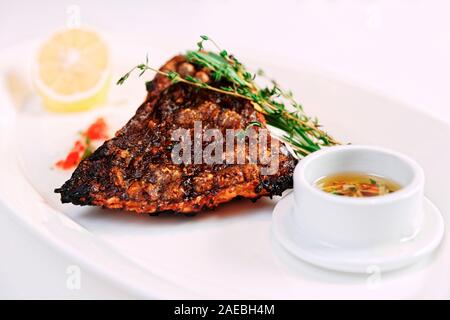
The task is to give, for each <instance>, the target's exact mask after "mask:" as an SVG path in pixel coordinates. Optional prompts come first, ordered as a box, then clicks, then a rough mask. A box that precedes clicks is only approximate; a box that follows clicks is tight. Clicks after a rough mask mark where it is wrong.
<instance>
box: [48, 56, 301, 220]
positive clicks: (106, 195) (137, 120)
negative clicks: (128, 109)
mask: <svg viewBox="0 0 450 320" xmlns="http://www.w3.org/2000/svg"><path fill="white" fill-rule="evenodd" d="M161 69H162V70H165V71H168V70H177V71H178V72H180V73H181V74H184V75H186V73H187V74H190V75H192V76H198V77H199V78H202V79H203V80H205V81H208V73H207V70H199V69H198V68H195V67H193V66H192V65H187V64H186V62H185V60H184V58H183V57H182V56H177V57H175V58H173V59H172V60H170V61H169V62H168V63H167V64H166V65H164V66H163V67H162V68H161ZM199 73H200V75H199ZM147 88H148V96H147V99H146V101H145V102H144V103H143V104H142V105H141V106H140V107H139V109H138V110H137V112H136V114H135V116H134V117H133V118H132V119H130V121H129V122H128V123H127V124H126V125H125V126H124V127H123V128H122V129H121V130H119V131H118V132H117V133H116V136H115V137H114V138H113V139H111V140H108V141H106V142H105V143H104V144H103V145H102V146H101V147H100V148H98V149H97V150H96V151H95V152H94V153H93V154H92V155H91V156H90V157H89V158H87V159H86V160H84V161H82V162H81V163H80V165H79V166H78V168H77V169H76V170H75V172H74V173H73V175H72V177H71V178H70V179H69V180H68V181H67V182H66V183H65V184H64V185H63V186H62V187H61V188H59V189H56V190H55V191H56V192H58V193H60V194H61V201H62V202H63V203H67V202H71V203H73V204H78V205H99V206H104V207H108V208H123V209H126V210H131V211H136V212H143V213H154V212H161V211H167V210H171V211H175V212H184V213H186V212H195V211H199V210H201V209H203V208H213V207H215V206H217V205H218V204H220V203H223V202H227V201H229V200H231V199H233V198H235V197H238V196H241V197H246V198H251V199H257V198H259V197H261V196H271V195H279V194H281V193H282V192H283V191H284V190H286V189H287V188H290V187H292V174H293V170H294V166H295V160H294V159H293V158H292V157H291V156H290V155H289V154H288V153H287V152H286V150H285V147H284V146H282V147H281V149H282V152H281V153H280V158H279V169H278V172H277V173H276V174H274V175H263V174H262V173H261V166H260V165H256V164H242V165H238V164H230V165H227V164H212V165H208V164H190V165H183V164H181V165H176V164H174V163H173V162H172V159H171V152H172V148H173V147H174V145H175V144H177V143H178V142H177V141H172V140H171V136H172V132H173V131H174V130H176V129H178V128H185V129H188V130H190V131H191V137H193V136H194V134H193V129H194V122H195V121H201V124H202V128H203V129H210V128H217V129H219V130H220V131H221V132H222V134H223V135H224V136H225V135H226V132H225V130H226V129H245V128H246V127H247V126H248V124H249V123H250V122H252V121H259V122H261V123H265V122H264V117H263V116H262V115H261V114H259V113H258V112H256V111H255V110H254V108H253V106H252V105H251V103H250V102H249V101H246V100H244V99H239V98H235V97H232V96H230V95H224V94H220V93H216V92H213V91H210V90H204V89H200V90H199V89H197V88H195V87H193V86H190V85H187V84H184V83H176V84H170V82H169V81H168V79H167V78H165V77H163V76H159V75H157V76H156V77H155V79H154V80H153V81H152V82H151V83H149V84H148V85H147ZM254 128H255V130H258V128H256V127H254ZM209 143H210V142H204V144H203V146H206V145H207V144H209ZM263 151H264V152H268V153H269V152H270V137H269V143H268V148H267V149H266V150H263ZM283 151H284V152H283ZM246 152H247V154H248V148H246ZM193 159H194V155H193V154H192V160H193Z"/></svg>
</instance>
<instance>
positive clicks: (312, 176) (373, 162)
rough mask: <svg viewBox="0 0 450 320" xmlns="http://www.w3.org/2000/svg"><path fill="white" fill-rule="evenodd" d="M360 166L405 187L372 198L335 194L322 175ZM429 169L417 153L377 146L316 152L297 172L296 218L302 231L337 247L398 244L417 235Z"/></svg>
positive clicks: (345, 147)
mask: <svg viewBox="0 0 450 320" xmlns="http://www.w3.org/2000/svg"><path fill="white" fill-rule="evenodd" d="M349 171H357V172H363V173H369V174H375V175H379V176H383V177H386V178H389V179H392V180H394V181H395V182H397V183H399V184H400V185H401V186H402V187H401V189H400V190H398V191H396V192H393V193H390V194H387V195H382V196H376V197H370V198H351V197H345V196H339V195H333V194H330V193H326V192H324V191H322V190H320V189H319V188H318V187H316V186H315V181H317V179H319V178H321V177H324V176H327V175H331V174H336V173H340V172H349ZM424 180H425V179H424V173H423V170H422V169H421V167H420V166H419V165H418V164H417V163H416V162H415V161H413V160H412V159H410V158H408V157H407V156H405V155H403V154H400V153H398V152H395V151H391V150H388V149H384V148H379V147H372V146H358V145H348V146H336V147H330V148H327V149H323V150H320V151H318V152H315V153H313V154H311V155H309V156H308V157H306V158H305V159H303V160H302V161H300V163H299V165H298V166H297V167H296V169H295V173H294V199H295V205H294V212H293V218H294V221H295V223H296V224H297V225H298V226H299V228H301V230H302V232H308V233H309V234H310V236H311V237H313V238H315V239H316V240H317V241H320V242H321V243H322V244H325V245H327V246H332V247H346V248H362V247H371V246H379V245H386V244H388V245H389V244H398V243H399V242H403V241H407V240H408V239H411V238H413V237H414V236H415V235H416V233H417V232H418V231H419V229H420V226H421V222H422V218H423V210H422V208H423V204H422V202H423V198H424V195H423V189H424Z"/></svg>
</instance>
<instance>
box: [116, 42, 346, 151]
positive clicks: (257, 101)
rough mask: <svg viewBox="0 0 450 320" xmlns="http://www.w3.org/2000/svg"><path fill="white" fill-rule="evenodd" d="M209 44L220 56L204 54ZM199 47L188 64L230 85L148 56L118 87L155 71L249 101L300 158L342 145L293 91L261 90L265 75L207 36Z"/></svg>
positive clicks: (274, 86) (189, 55) (275, 87)
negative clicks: (162, 66) (157, 63)
mask: <svg viewBox="0 0 450 320" xmlns="http://www.w3.org/2000/svg"><path fill="white" fill-rule="evenodd" d="M208 41H209V42H211V43H212V44H213V45H214V47H215V48H216V49H217V51H218V53H217V52H213V51H209V52H206V51H204V44H205V42H208ZM197 47H198V50H196V51H188V52H187V53H186V59H187V61H189V62H190V63H193V64H195V65H198V66H201V67H205V68H207V69H208V70H210V72H211V76H212V78H213V79H214V81H215V82H216V83H219V82H220V83H226V84H227V85H224V86H220V87H216V86H212V85H209V84H207V83H205V82H202V81H201V80H199V79H197V78H195V77H192V76H185V77H182V76H181V75H180V74H178V73H177V72H175V71H169V72H164V71H161V70H158V69H156V68H153V67H151V66H150V65H149V64H148V57H146V61H145V63H142V64H139V65H137V66H135V67H134V68H132V69H131V70H130V71H129V72H127V73H126V74H125V75H124V76H123V77H121V78H120V79H119V81H117V84H123V82H124V81H125V80H126V79H127V78H128V77H129V76H130V74H131V73H132V72H134V71H135V70H139V71H140V72H139V76H142V75H143V74H144V73H145V72H146V71H147V70H151V71H153V72H156V73H158V74H161V75H163V76H166V77H167V78H169V79H170V80H171V81H172V83H176V82H184V83H187V84H190V85H193V86H196V87H199V88H203V89H207V90H212V91H216V92H219V93H223V94H228V95H232V96H235V97H239V98H243V99H246V100H249V101H251V102H252V104H253V106H254V108H255V109H256V110H257V111H259V112H261V113H262V114H264V116H265V119H266V121H267V123H268V124H269V125H270V126H272V127H275V128H278V129H280V130H281V131H282V132H283V134H282V135H281V137H280V138H281V139H282V140H283V141H284V142H285V143H287V144H288V145H289V146H290V147H291V149H292V150H293V151H294V153H295V156H297V157H298V158H301V157H303V156H306V155H308V154H309V153H311V152H314V151H317V150H319V149H320V148H321V147H323V146H332V145H336V144H339V142H337V141H336V140H335V139H334V138H332V137H331V136H330V135H328V133H326V132H325V131H323V130H322V129H321V128H320V125H319V123H318V120H317V118H315V119H312V118H311V117H309V116H308V115H307V114H306V113H305V112H304V111H303V107H302V106H301V105H300V104H299V103H298V102H297V101H296V100H295V99H294V96H293V94H292V92H291V91H285V90H283V89H282V88H281V87H280V86H279V85H278V84H277V83H276V82H275V81H274V80H271V81H270V82H271V86H270V87H269V86H265V87H259V86H258V85H257V84H256V82H255V79H256V77H257V75H258V76H263V72H262V71H258V72H257V73H251V72H249V71H248V70H247V69H246V68H245V67H244V65H243V64H242V63H241V62H240V61H239V60H237V59H236V57H234V56H233V55H230V54H228V52H227V51H226V50H222V49H221V48H220V47H219V46H218V45H217V43H216V42H214V41H213V40H212V39H210V38H209V37H207V36H201V40H200V41H199V42H198V43H197ZM222 80H224V81H222Z"/></svg>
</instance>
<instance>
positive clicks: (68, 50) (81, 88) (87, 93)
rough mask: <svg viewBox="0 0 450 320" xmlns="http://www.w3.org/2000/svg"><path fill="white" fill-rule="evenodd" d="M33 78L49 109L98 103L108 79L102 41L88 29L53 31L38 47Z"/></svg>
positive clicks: (74, 108)
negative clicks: (39, 47)
mask: <svg viewBox="0 0 450 320" xmlns="http://www.w3.org/2000/svg"><path fill="white" fill-rule="evenodd" d="M33 79H34V83H35V86H36V88H37V92H38V93H39V95H40V96H41V97H42V100H43V103H44V105H45V106H46V107H47V108H48V109H49V110H52V111H57V112H71V111H81V110H87V109H90V108H92V107H94V106H97V105H99V104H102V103H103V102H104V101H105V99H106V95H107V91H108V85H109V80H110V72H109V54H108V48H107V46H106V43H105V42H104V41H103V40H102V39H101V37H100V36H99V35H98V34H97V33H95V32H94V31H91V30H86V29H67V30H63V31H60V32H57V33H55V34H54V35H53V36H52V37H51V38H50V39H49V40H48V41H46V42H45V43H44V44H43V45H42V47H41V49H40V50H39V52H38V56H37V61H36V68H35V71H34V75H33Z"/></svg>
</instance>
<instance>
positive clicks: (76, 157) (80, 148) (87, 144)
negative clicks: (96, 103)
mask: <svg viewBox="0 0 450 320" xmlns="http://www.w3.org/2000/svg"><path fill="white" fill-rule="evenodd" d="M107 130H108V126H107V125H106V122H105V120H103V118H98V119H97V120H96V121H95V122H94V123H93V124H91V125H90V126H89V128H88V129H87V130H86V131H85V132H83V133H81V136H82V139H81V140H77V141H75V143H74V145H73V148H72V150H70V152H69V154H68V155H67V157H66V158H65V159H64V160H59V161H58V162H56V163H55V166H56V167H58V168H61V169H64V170H67V169H71V168H73V167H75V166H77V165H78V164H79V163H80V161H81V160H82V158H83V156H84V154H85V152H86V150H87V149H89V150H88V151H89V153H90V152H91V151H92V145H91V140H104V139H107V138H108V134H107Z"/></svg>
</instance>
